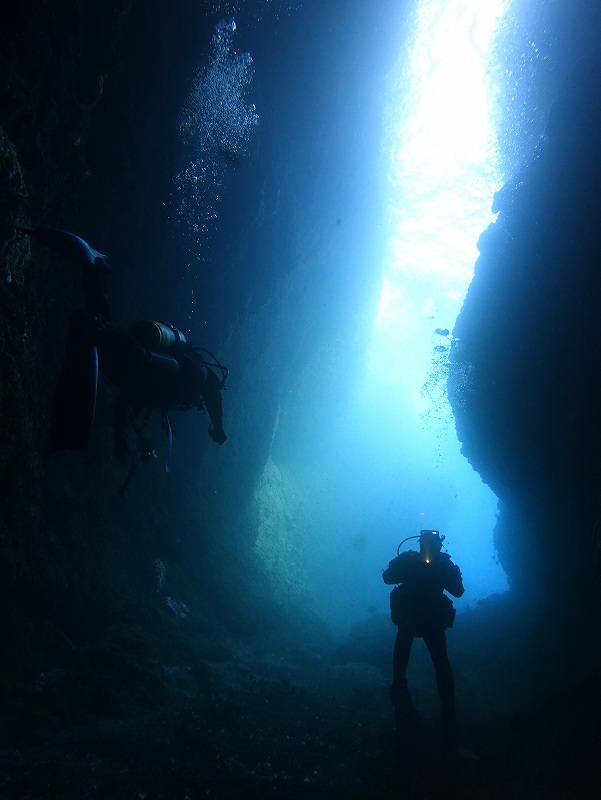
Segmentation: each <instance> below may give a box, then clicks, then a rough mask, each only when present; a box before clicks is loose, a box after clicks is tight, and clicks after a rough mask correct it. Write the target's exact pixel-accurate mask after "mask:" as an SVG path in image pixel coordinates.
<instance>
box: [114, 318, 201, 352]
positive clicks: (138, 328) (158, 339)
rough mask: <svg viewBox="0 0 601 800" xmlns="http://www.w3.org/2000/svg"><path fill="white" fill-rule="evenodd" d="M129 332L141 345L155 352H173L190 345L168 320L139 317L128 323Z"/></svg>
mask: <svg viewBox="0 0 601 800" xmlns="http://www.w3.org/2000/svg"><path fill="white" fill-rule="evenodd" d="M129 332H130V333H131V335H132V336H133V337H134V339H135V340H136V342H138V344H139V345H140V346H141V347H143V348H144V349H145V350H154V352H155V353H173V352H178V351H181V350H182V349H183V348H184V347H186V348H187V347H190V344H189V342H188V341H187V339H186V337H185V336H184V334H183V333H182V332H181V331H180V329H179V328H176V327H175V325H171V324H170V323H169V322H157V321H156V320H154V319H140V320H138V321H137V322H134V323H133V325H130V328H129Z"/></svg>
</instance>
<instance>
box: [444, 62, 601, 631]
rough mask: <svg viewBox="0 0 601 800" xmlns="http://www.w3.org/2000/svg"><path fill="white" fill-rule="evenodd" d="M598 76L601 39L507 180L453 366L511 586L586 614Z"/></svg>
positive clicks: (592, 607)
mask: <svg viewBox="0 0 601 800" xmlns="http://www.w3.org/2000/svg"><path fill="white" fill-rule="evenodd" d="M600 77H601V59H600V54H599V52H598V51H597V52H594V53H592V54H591V55H590V56H588V57H587V58H585V59H583V60H582V61H581V62H580V63H579V64H578V65H577V66H576V67H575V68H574V69H573V70H572V72H571V74H570V75H569V77H568V78H567V79H566V81H565V82H564V85H563V88H562V90H561V93H560V95H559V96H558V97H557V99H556V100H555V102H554V103H553V105H552V108H551V112H550V114H549V118H548V123H547V126H546V131H545V135H544V139H543V141H542V142H541V143H540V146H539V150H538V153H537V155H536V156H535V157H534V158H533V159H532V160H531V162H530V163H529V164H527V165H526V166H525V167H524V168H523V169H522V170H521V171H520V172H519V173H518V174H517V176H516V177H515V178H514V179H513V180H511V181H510V182H508V183H507V184H506V185H505V186H504V187H503V188H502V189H501V190H500V191H499V192H498V193H497V195H496V197H495V201H494V205H493V210H494V211H495V212H498V217H497V219H496V221H495V222H494V223H493V224H492V225H491V226H490V227H489V228H488V229H487V230H486V231H485V232H484V233H483V234H482V236H481V238H480V241H479V244H478V247H479V251H480V256H479V258H478V261H477V264H476V269H475V276H474V280H473V283H472V285H471V287H470V289H469V292H468V295H467V298H466V301H465V305H464V307H463V309H462V311H461V314H460V316H459V318H458V320H457V323H456V326H455V329H454V336H455V337H456V341H455V342H454V348H453V354H452V357H451V360H452V363H451V368H450V377H449V394H450V397H451V402H452V405H453V409H454V413H455V417H456V424H457V431H458V435H459V439H460V441H461V442H462V450H463V452H464V454H465V455H466V456H467V458H468V459H469V460H470V462H471V463H472V465H473V466H474V468H475V469H476V470H477V471H478V472H479V473H480V475H481V476H482V478H483V480H484V481H485V482H486V483H488V484H489V485H490V486H491V488H492V489H493V491H494V492H495V493H496V494H497V496H498V497H499V500H500V517H499V521H498V524H497V527H496V531H495V541H496V545H497V547H498V550H499V556H500V559H501V562H502V564H503V566H504V568H505V569H506V571H507V573H508V577H509V581H510V584H511V586H512V588H513V590H514V591H515V592H516V593H517V594H518V595H520V596H523V597H531V598H532V599H533V600H534V599H535V598H536V601H537V602H540V603H542V604H543V605H546V606H547V607H549V606H555V605H556V604H558V605H562V606H564V607H565V606H566V605H567V606H568V608H569V609H570V613H571V614H572V616H573V617H574V616H575V615H576V614H578V616H580V615H582V614H584V616H585V618H589V617H590V616H593V617H594V616H595V615H596V613H597V604H598V600H597V595H596V591H595V583H596V580H597V579H598V568H599V564H598V562H597V563H596V559H595V548H596V546H597V542H598V538H597V537H598V534H597V531H596V528H595V525H596V523H597V520H598V518H599V476H600V466H601V465H600V455H601V449H600V448H601V417H600V415H599V408H600V401H601V374H600V371H599V353H600V349H599V345H600V343H601V342H600V335H601V328H600V326H599V320H598V302H599V296H600V295H599V290H600V288H601V286H600V274H601V273H600V270H599V267H600V261H599V259H600V254H601V228H600V227H599V224H598V215H599V206H600V200H601V195H600V186H601V181H600V178H601V159H600V158H599V152H600V147H599V145H600V142H601V138H600V131H601V97H600V96H599V92H598V86H599V78H600ZM551 616H552V614H551Z"/></svg>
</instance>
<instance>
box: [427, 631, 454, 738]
mask: <svg viewBox="0 0 601 800" xmlns="http://www.w3.org/2000/svg"><path fill="white" fill-rule="evenodd" d="M424 642H425V643H426V647H427V648H428V650H429V652H430V656H431V658H432V663H433V664H434V670H435V672H436V684H437V686H438V694H439V696H440V705H441V708H442V728H443V733H444V735H445V737H446V738H447V739H451V738H452V737H454V736H455V735H456V731H457V719H456V716H455V680H454V678H453V671H452V670H451V663H450V661H449V656H448V653H447V637H446V634H445V632H444V629H442V628H436V629H432V630H429V631H427V632H425V633H424Z"/></svg>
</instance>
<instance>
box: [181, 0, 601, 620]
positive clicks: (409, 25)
mask: <svg viewBox="0 0 601 800" xmlns="http://www.w3.org/2000/svg"><path fill="white" fill-rule="evenodd" d="M367 5H369V7H366V6H367ZM585 5H586V4H583V6H582V7H581V8H579V9H578V10H573V15H572V16H573V18H575V19H576V21H577V22H578V25H579V26H580V27H581V28H582V29H583V30H584V28H585V27H586V16H587V9H586V8H585ZM494 6H495V9H494V13H492V11H491V9H492V5H491V4H487V6H486V7H485V8H484V7H483V6H482V4H479V3H474V2H469V0H453V2H443V3H441V2H436V1H435V0H430V1H429V2H421V3H417V2H408V3H404V4H403V3H385V2H382V3H376V4H374V5H373V6H372V5H371V4H365V3H360V2H355V3H350V4H349V5H345V13H344V14H340V13H339V4H336V3H325V4H323V5H322V6H320V8H319V10H317V9H313V8H307V7H306V6H305V7H303V6H302V5H301V6H300V7H295V8H291V7H289V6H287V5H285V4H281V5H279V6H277V7H274V6H272V7H271V9H269V4H267V5H265V4H256V5H254V7H253V8H254V12H255V13H254V14H253V13H250V11H251V8H250V7H249V6H246V7H244V8H242V9H239V10H238V13H236V14H233V15H231V16H224V17H223V19H222V20H221V21H220V22H219V23H218V24H217V25H216V27H215V29H214V34H213V43H212V49H211V55H210V58H209V59H208V60H207V63H205V64H203V65H200V66H199V69H198V71H197V73H196V75H195V76H193V80H192V89H191V92H190V95H189V99H188V102H187V104H186V105H185V106H184V107H183V108H182V112H181V116H180V119H179V134H180V136H181V140H182V143H183V147H184V150H183V152H184V156H183V161H182V168H181V170H180V171H179V172H178V173H177V174H176V175H175V176H174V198H172V206H173V218H174V224H175V225H176V227H178V231H179V235H180V236H181V237H182V238H183V240H184V241H185V245H186V248H187V250H188V252H189V261H188V264H187V267H186V270H185V275H184V276H183V280H184V285H185V287H186V297H185V302H186V303H187V306H188V308H187V312H188V325H189V329H190V332H191V334H192V337H193V338H195V332H196V331H198V329H202V326H203V324H204V322H203V318H202V314H203V310H202V308H201V309H200V316H199V315H198V314H199V311H198V310H197V309H198V297H199V295H200V296H202V279H199V278H198V275H197V273H201V272H202V271H203V266H204V265H205V264H206V262H207V259H208V258H209V259H211V258H212V259H213V260H216V261H218V259H219V258H220V257H226V258H229V259H230V260H234V261H238V262H239V274H240V285H239V286H238V287H229V289H230V300H232V301H234V302H237V303H242V304H245V303H251V304H253V303H256V304H257V307H258V308H259V309H261V302H262V301H265V300H266V299H267V298H268V297H269V291H270V290H271V289H272V288H273V287H272V286H271V285H267V284H265V285H264V284H263V281H262V264H263V261H264V260H266V261H270V262H273V261H274V260H275V261H276V262H278V266H279V267H280V269H281V275H282V278H281V283H280V286H279V291H280V300H279V301H278V303H273V305H272V307H271V308H270V309H269V310H267V311H266V310H265V307H263V308H262V310H261V311H259V312H257V313H258V314H259V315H263V316H264V317H265V320H264V322H263V323H262V324H265V325H266V326H268V328H269V330H268V335H267V337H266V338H265V339H264V340H260V339H257V340H255V341H253V346H254V348H255V349H254V350H253V352H252V354H251V355H250V357H252V358H253V359H260V360H263V361H268V362H269V363H270V365H271V366H272V382H271V384H270V385H269V386H265V387H263V390H264V391H268V392H269V393H270V395H272V399H274V402H276V403H277V414H276V417H275V419H274V424H273V436H272V446H271V452H270V455H269V457H268V459H267V462H266V464H265V469H264V472H263V475H262V477H260V478H259V479H258V481H257V487H256V491H255V497H254V505H253V510H252V513H251V515H250V517H249V519H250V520H251V521H250V523H249V524H250V525H252V526H254V527H255V528H256V536H257V553H258V554H259V556H260V558H261V559H262V560H263V562H264V565H265V568H266V570H267V571H268V573H269V574H270V575H271V577H272V579H273V582H274V584H275V585H276V586H278V585H279V586H281V587H283V588H282V591H285V592H287V593H293V594H295V595H298V596H299V597H301V598H303V599H304V600H305V601H306V602H308V603H309V604H311V605H313V606H314V607H315V609H316V610H317V611H318V613H320V614H322V615H323V616H324V617H325V618H326V620H327V621H328V622H330V623H331V624H333V625H335V626H339V625H340V626H343V627H344V626H345V625H348V624H349V623H352V622H353V621H354V620H356V619H359V618H361V617H362V616H364V615H365V614H366V613H368V612H367V609H370V613H373V611H374V609H375V610H377V611H381V612H385V611H386V609H387V603H388V590H387V589H386V587H384V586H383V584H382V582H381V578H380V573H381V569H382V568H383V567H384V566H386V564H387V562H388V560H389V559H390V558H392V557H393V556H394V555H395V553H396V547H397V544H398V542H399V541H400V540H401V539H403V538H405V537H406V536H409V535H412V534H416V533H418V531H419V530H420V528H422V527H433V528H437V529H440V530H441V532H442V533H443V534H445V535H446V536H447V540H446V543H445V544H446V545H447V546H448V548H449V552H450V553H451V555H452V557H453V558H454V560H455V561H456V562H457V563H458V564H459V565H460V566H461V568H462V570H463V574H464V582H465V585H466V594H465V596H464V598H463V599H462V600H461V601H460V602H459V603H458V606H459V608H463V607H465V606H467V605H473V604H474V603H476V602H477V601H478V600H479V599H482V598H484V597H486V596H487V595H489V594H491V593H495V592H504V591H506V589H507V580H506V577H505V574H504V571H503V569H502V566H501V565H500V564H499V563H498V560H497V558H496V551H495V546H494V540H493V532H494V526H495V522H496V517H497V499H496V497H495V496H494V494H493V492H492V491H491V490H490V489H489V488H488V487H487V486H485V485H484V484H483V483H482V481H481V479H480V478H479V476H478V475H477V474H476V473H475V472H474V471H473V470H472V468H471V467H470V465H469V464H468V463H467V461H466V460H465V459H464V458H463V456H462V455H461V452H460V443H459V442H457V440H456V437H455V435H454V423H453V418H452V415H451V412H450V409H449V406H448V402H447V400H446V390H445V375H446V371H445V370H446V358H447V356H448V353H449V348H450V343H451V339H452V328H453V324H454V318H455V317H456V315H457V313H458V311H459V310H460V308H461V304H462V301H463V298H464V296H465V292H466V291H467V288H468V286H469V280H470V278H471V274H472V273H473V268H474V263H475V261H476V259H477V256H478V251H477V247H476V244H477V239H478V236H479V235H480V233H481V232H482V231H483V230H484V228H485V227H486V226H487V224H489V223H490V222H491V221H492V220H493V218H494V217H493V215H492V213H491V211H490V204H491V201H492V196H493V193H494V191H495V190H496V189H498V188H499V187H500V185H501V184H502V181H503V180H504V179H506V178H507V177H510V176H511V175H512V174H514V173H515V171H516V170H517V169H519V167H520V166H521V164H523V163H524V161H525V160H527V159H528V158H531V157H532V155H533V153H534V152H535V150H536V147H537V146H538V143H539V142H540V137H541V135H542V133H543V130H544V122H545V119H546V113H547V111H548V107H549V105H550V103H551V102H552V99H553V93H554V91H556V89H557V87H558V85H559V81H560V76H561V71H562V69H563V68H564V66H565V65H566V64H567V63H569V61H570V59H573V58H574V57H575V56H576V53H575V45H574V43H573V42H574V40H573V39H571V38H570V40H569V41H566V42H565V43H563V42H562V44H561V46H559V37H560V33H561V22H562V20H561V14H559V15H558V27H557V30H545V31H543V32H542V34H541V32H540V31H539V30H538V29H536V23H537V15H538V14H540V13H541V10H546V9H544V8H543V7H545V6H546V3H543V2H541V3H538V4H537V3H525V2H521V1H520V0H513V2H510V1H509V0H507V1H506V2H504V3H503V2H499V3H495V4H494ZM268 11H269V13H268ZM483 11H486V12H487V13H483ZM565 13H567V12H565ZM491 17H495V18H496V28H495V27H494V26H493V25H492V22H491ZM419 25H421V26H422V27H421V28H419ZM416 26H418V27H416ZM487 26H488V27H487ZM535 29H536V30H537V33H536V37H533V36H532V35H531V33H530V31H531V30H535ZM451 31H454V32H455V34H454V35H455V36H456V43H455V45H454V50H453V49H451V53H450V55H449V53H448V52H445V48H447V46H448V44H449V41H450V39H451V33H450V32H451ZM535 38H536V40H535ZM469 48H473V53H472V52H471V51H470V50H469ZM470 53H471V56H470V57H471V60H469V59H468V60H467V62H466V63H467V68H466V69H465V67H466V64H465V63H463V62H465V61H466V58H467V56H468V55H470ZM445 59H447V60H446V61H445ZM477 69H480V70H481V71H482V75H481V76H480V82H478V81H476V80H475V79H474V80H472V78H475V75H476V72H477ZM462 70H463V71H462ZM436 75H438V76H439V77H442V82H441V83H440V84H439V85H435V80H436ZM449 76H451V77H450V78H449ZM453 81H455V82H459V83H461V82H464V83H465V91H464V92H462V91H460V92H458V93H457V94H456V96H455V97H453V91H454V89H456V85H455V84H454V83H453ZM424 105H426V106H428V105H429V109H428V112H429V115H430V116H429V117H428V116H424V115H423V114H422V116H420V114H421V113H422V112H421V111H420V108H421V106H424ZM458 106H459V114H458V113H457V111H458ZM397 129H398V130H397ZM428 148H429V149H428ZM446 149H448V152H444V151H445V150H446ZM241 210H244V211H245V212H247V213H245V214H244V215H243V214H241V213H240V211H241ZM237 214H239V217H237ZM238 220H239V221H240V223H241V227H240V228H236V224H237V221H238ZM220 247H221V248H222V249H221V250H219V248H220ZM207 254H209V255H207ZM420 259H421V261H420ZM384 302H385V303H386V304H385V306H384V305H383V304H384ZM384 308H385V312H386V313H384V312H383V309H384ZM437 329H438V330H446V331H448V333H447V334H444V333H443V334H440V333H439V334H437V333H436V332H435V331H436V330H437ZM228 347H229V348H230V350H232V351H234V352H235V351H236V345H235V343H234V344H233V343H232V342H230V341H229V339H228V341H227V343H226V348H225V353H226V354H227V348H228ZM256 348H258V349H256ZM234 357H236V356H234ZM233 380H234V381H235V377H234V378H233ZM468 383H469V376H466V390H468V389H469V386H468V385H467V384H468Z"/></svg>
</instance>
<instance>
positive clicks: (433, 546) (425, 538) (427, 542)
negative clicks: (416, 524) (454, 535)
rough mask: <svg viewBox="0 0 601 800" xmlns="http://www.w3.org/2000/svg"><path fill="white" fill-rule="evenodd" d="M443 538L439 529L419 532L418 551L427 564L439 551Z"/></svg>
mask: <svg viewBox="0 0 601 800" xmlns="http://www.w3.org/2000/svg"><path fill="white" fill-rule="evenodd" d="M443 540H444V536H441V535H440V532H439V531H431V530H427V531H420V532H419V552H420V554H421V556H422V558H423V559H424V561H425V562H426V563H427V564H428V563H430V561H431V560H432V559H433V558H435V557H436V556H437V555H438V554H439V553H440V551H441V550H442V542H443Z"/></svg>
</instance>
